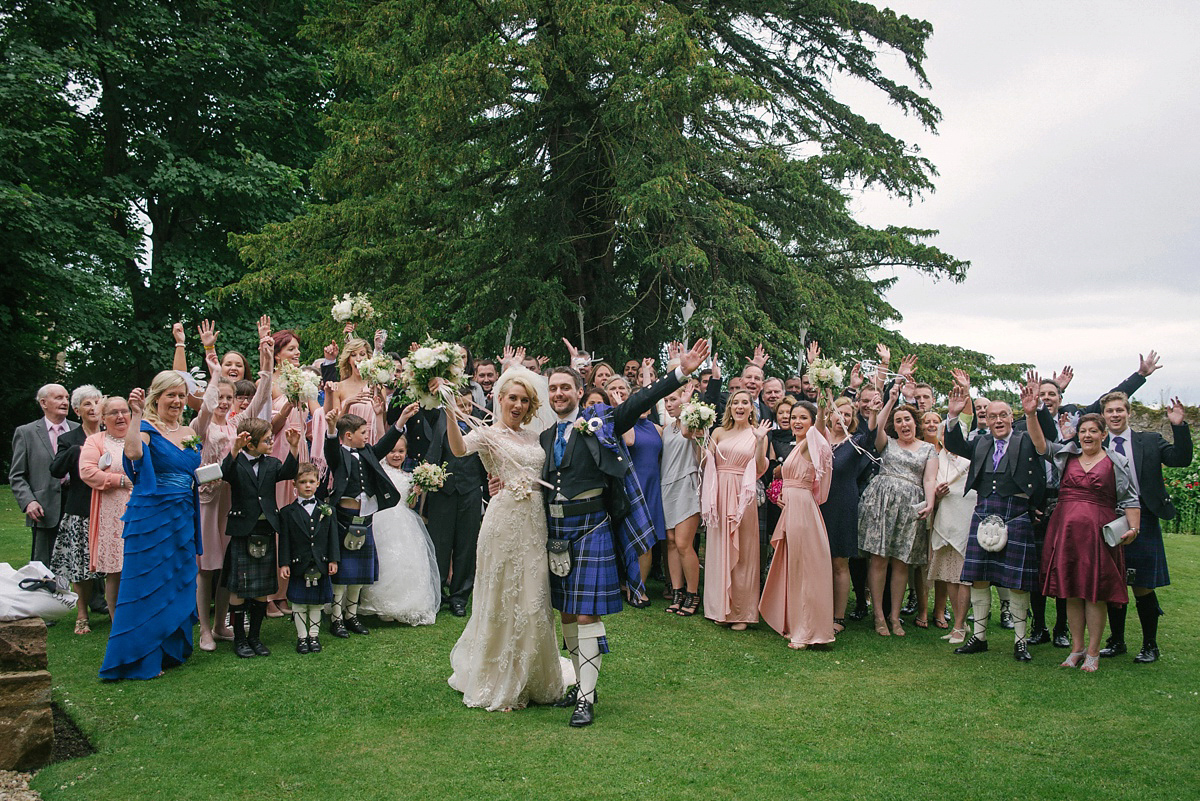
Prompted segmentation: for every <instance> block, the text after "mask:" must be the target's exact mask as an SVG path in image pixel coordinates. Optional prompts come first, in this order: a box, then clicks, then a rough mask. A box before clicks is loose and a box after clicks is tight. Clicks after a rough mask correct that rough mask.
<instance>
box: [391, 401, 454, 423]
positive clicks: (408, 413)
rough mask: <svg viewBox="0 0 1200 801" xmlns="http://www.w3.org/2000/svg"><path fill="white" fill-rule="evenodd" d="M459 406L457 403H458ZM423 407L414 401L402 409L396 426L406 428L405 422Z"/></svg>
mask: <svg viewBox="0 0 1200 801" xmlns="http://www.w3.org/2000/svg"><path fill="white" fill-rule="evenodd" d="M456 407H457V404H456ZM420 408H421V404H419V403H417V402H416V401H413V402H412V403H410V404H408V405H407V406H405V407H404V408H403V409H401V410H400V417H399V418H397V419H396V428H404V424H405V423H407V422H408V421H409V420H411V419H412V418H413V415H415V414H416V413H417V411H418V410H419V409H420Z"/></svg>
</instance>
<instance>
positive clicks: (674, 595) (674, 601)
mask: <svg viewBox="0 0 1200 801" xmlns="http://www.w3.org/2000/svg"><path fill="white" fill-rule="evenodd" d="M682 605H683V587H673V588H672V589H671V605H670V606H668V607H667V608H666V611H667V612H670V613H673V614H676V615H677V614H679V607H680V606H682Z"/></svg>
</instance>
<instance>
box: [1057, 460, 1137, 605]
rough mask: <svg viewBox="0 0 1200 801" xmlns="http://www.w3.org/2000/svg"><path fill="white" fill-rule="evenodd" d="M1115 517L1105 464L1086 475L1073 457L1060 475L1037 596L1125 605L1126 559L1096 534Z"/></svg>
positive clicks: (1112, 480) (1112, 478)
mask: <svg viewBox="0 0 1200 801" xmlns="http://www.w3.org/2000/svg"><path fill="white" fill-rule="evenodd" d="M1119 514H1120V513H1119V512H1118V510H1117V479H1116V474H1115V473H1114V472H1113V463H1112V461H1111V460H1110V459H1108V458H1105V459H1101V460H1100V461H1099V462H1098V463H1097V464H1096V466H1095V467H1093V468H1092V471H1091V472H1090V473H1089V472H1087V471H1085V470H1084V469H1083V467H1082V466H1081V465H1080V464H1079V459H1078V458H1076V457H1072V458H1071V459H1069V460H1068V461H1067V468H1066V470H1064V471H1063V477H1062V482H1061V483H1060V484H1059V490H1058V506H1056V507H1055V508H1054V514H1053V515H1051V516H1050V525H1049V527H1048V528H1047V529H1046V544H1045V546H1044V547H1043V548H1042V572H1041V578H1042V594H1043V595H1046V596H1049V597H1053V598H1083V599H1084V600H1087V601H1096V602H1098V601H1108V602H1109V603H1120V604H1123V603H1127V602H1128V601H1129V596H1128V595H1127V593H1126V590H1125V554H1124V552H1123V550H1122V546H1120V545H1118V546H1116V547H1113V546H1110V545H1108V544H1107V543H1106V542H1105V541H1104V535H1103V534H1102V533H1101V529H1102V528H1104V526H1105V524H1107V523H1111V522H1112V521H1113V520H1114V519H1115V518H1116V517H1117V516H1118V515H1119Z"/></svg>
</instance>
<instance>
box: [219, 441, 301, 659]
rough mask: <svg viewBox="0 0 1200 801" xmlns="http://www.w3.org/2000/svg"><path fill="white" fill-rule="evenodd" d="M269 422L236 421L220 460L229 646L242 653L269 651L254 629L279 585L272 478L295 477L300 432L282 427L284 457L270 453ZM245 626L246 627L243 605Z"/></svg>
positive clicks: (276, 512) (274, 480)
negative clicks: (224, 487) (225, 507)
mask: <svg viewBox="0 0 1200 801" xmlns="http://www.w3.org/2000/svg"><path fill="white" fill-rule="evenodd" d="M274 440H275V438H274V436H273V435H272V434H271V424H270V423H268V422H267V421H265V420H261V419H259V418H257V417H254V418H250V419H248V420H242V421H241V422H240V423H238V428H237V438H236V439H235V440H234V441H233V446H232V448H230V451H229V455H228V456H226V457H225V459H224V461H222V462H221V473H222V476H223V478H224V479H225V481H226V482H228V483H229V489H230V508H229V518H228V522H227V524H226V527H225V533H226V534H227V535H228V536H229V549H228V550H227V551H226V552H225V568H224V570H225V583H226V586H227V587H228V589H229V613H230V617H232V619H233V652H234V653H235V654H237V655H238V656H239V657H241V658H243V659H248V658H250V657H253V656H270V655H271V651H270V650H269V649H268V648H267V646H265V645H263V643H262V640H261V639H260V638H259V634H260V632H261V631H262V622H263V618H264V617H266V614H267V596H268V595H270V594H271V593H273V592H275V590H276V588H277V587H278V581H279V577H278V573H277V568H276V558H275V551H276V543H275V540H276V532H278V531H279V507H278V506H277V505H276V501H275V484H276V483H277V482H279V481H287V480H289V479H292V478H295V477H296V466H297V462H296V453H297V450H298V449H299V446H300V432H299V431H296V430H289V431H288V432H287V440H288V447H289V449H290V452H289V453H288V457H287V460H286V461H284V462H280V461H279V460H278V459H276V458H275V457H273V456H271V455H270V453H271V446H272V445H273V444H274ZM247 610H249V613H250V630H249V633H248V634H247V631H246V611H247Z"/></svg>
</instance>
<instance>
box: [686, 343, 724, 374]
mask: <svg viewBox="0 0 1200 801" xmlns="http://www.w3.org/2000/svg"><path fill="white" fill-rule="evenodd" d="M707 358H708V340H707V339H697V340H696V343H695V344H694V345H692V347H691V349H690V350H689V351H688V352H687V353H684V354H683V355H682V356H680V357H679V369H681V370H682V371H683V374H684V375H687V374H688V373H690V372H692V371H693V370H695V369H696V368H697V367H699V366H700V365H702V364H704V360H705V359H707ZM713 377H714V378H715V377H717V373H716V365H715V363H714V366H713Z"/></svg>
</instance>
